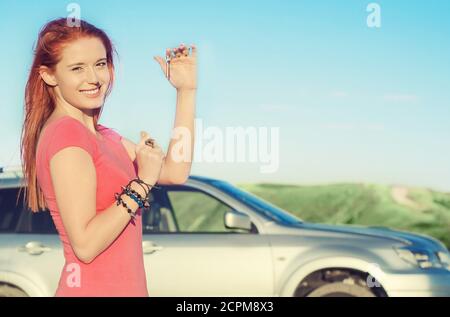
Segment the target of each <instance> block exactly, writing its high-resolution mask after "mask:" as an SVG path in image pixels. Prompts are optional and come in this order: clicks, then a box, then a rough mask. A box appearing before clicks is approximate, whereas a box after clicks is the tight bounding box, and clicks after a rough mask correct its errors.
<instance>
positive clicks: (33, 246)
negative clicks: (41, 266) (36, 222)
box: [17, 241, 52, 255]
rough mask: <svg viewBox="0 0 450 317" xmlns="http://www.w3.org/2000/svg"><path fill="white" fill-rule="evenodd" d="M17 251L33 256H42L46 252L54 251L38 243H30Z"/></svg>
mask: <svg viewBox="0 0 450 317" xmlns="http://www.w3.org/2000/svg"><path fill="white" fill-rule="evenodd" d="M17 250H18V251H20V252H27V253H28V254H31V255H40V254H42V253H44V252H48V251H51V250H52V249H51V248H49V247H47V246H45V245H43V244H42V243H40V242H38V241H30V242H28V243H27V244H25V245H23V246H21V247H19V248H18V249H17Z"/></svg>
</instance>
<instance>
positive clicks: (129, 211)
mask: <svg viewBox="0 0 450 317" xmlns="http://www.w3.org/2000/svg"><path fill="white" fill-rule="evenodd" d="M115 196H116V200H117V206H119V205H120V204H122V206H123V207H125V209H126V210H127V212H128V214H129V215H130V217H131V219H133V220H134V219H136V213H135V212H133V210H131V209H130V208H128V205H127V203H126V202H125V201H124V200H123V199H122V197H121V196H122V194H120V195H119V194H118V193H116V194H115Z"/></svg>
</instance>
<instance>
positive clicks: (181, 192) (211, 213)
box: [143, 185, 274, 296]
mask: <svg viewBox="0 0 450 317" xmlns="http://www.w3.org/2000/svg"><path fill="white" fill-rule="evenodd" d="M152 193H153V201H152V204H151V206H152V208H151V211H150V212H147V213H144V215H143V230H144V232H143V234H144V235H143V249H144V262H145V269H146V274H147V283H148V290H149V294H150V296H271V295H273V293H274V289H273V288H274V286H273V285H274V282H273V266H272V259H271V252H270V248H269V243H268V239H267V238H266V236H264V235H260V234H258V230H257V228H256V227H255V226H254V224H253V225H252V227H253V230H252V232H248V231H245V230H241V229H229V228H226V227H225V225H224V215H225V213H226V212H227V211H232V210H233V208H232V207H231V206H229V205H227V204H226V203H224V202H223V201H221V200H220V199H218V198H216V197H214V196H212V195H211V194H209V193H206V192H205V191H203V190H200V189H197V188H194V187H191V186H188V185H177V186H163V187H162V189H159V190H157V189H155V190H153V191H152Z"/></svg>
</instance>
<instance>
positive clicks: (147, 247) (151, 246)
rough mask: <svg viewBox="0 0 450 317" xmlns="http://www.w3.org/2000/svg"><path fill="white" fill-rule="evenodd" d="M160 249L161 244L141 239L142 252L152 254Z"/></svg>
mask: <svg viewBox="0 0 450 317" xmlns="http://www.w3.org/2000/svg"><path fill="white" fill-rule="evenodd" d="M162 249H164V248H163V247H162V246H160V245H157V244H156V243H154V242H152V241H142V251H143V252H144V254H152V253H154V252H156V251H160V250H162Z"/></svg>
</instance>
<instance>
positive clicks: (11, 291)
mask: <svg viewBox="0 0 450 317" xmlns="http://www.w3.org/2000/svg"><path fill="white" fill-rule="evenodd" d="M0 297H28V295H27V293H25V292H24V291H22V290H20V289H18V288H17V287H13V286H10V285H6V284H3V285H1V284H0Z"/></svg>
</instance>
